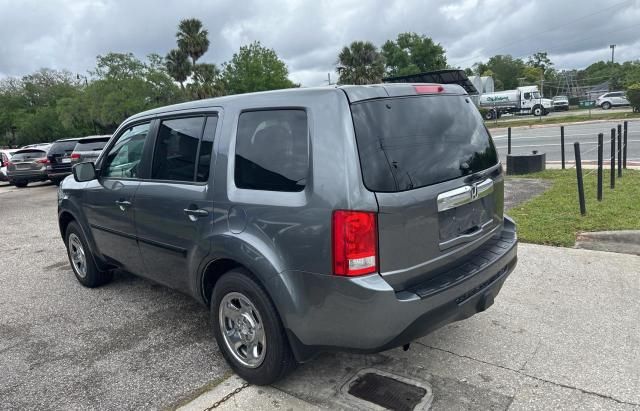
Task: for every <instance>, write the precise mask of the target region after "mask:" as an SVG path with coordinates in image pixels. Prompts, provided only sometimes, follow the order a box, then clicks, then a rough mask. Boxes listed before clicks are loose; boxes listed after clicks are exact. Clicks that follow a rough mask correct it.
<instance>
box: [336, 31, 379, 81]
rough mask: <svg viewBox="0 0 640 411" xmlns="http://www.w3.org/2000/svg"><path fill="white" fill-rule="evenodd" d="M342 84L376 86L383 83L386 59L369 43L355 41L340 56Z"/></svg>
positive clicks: (339, 72)
mask: <svg viewBox="0 0 640 411" xmlns="http://www.w3.org/2000/svg"><path fill="white" fill-rule="evenodd" d="M336 64H337V71H338V75H339V79H338V82H339V83H340V84H375V83H380V82H382V76H383V75H384V70H385V67H384V57H383V56H382V54H380V53H379V52H378V49H377V48H376V46H374V45H373V43H371V42H368V41H354V42H353V43H351V44H350V45H349V46H348V47H344V48H343V49H342V51H341V52H340V54H339V55H338V61H337V63H336Z"/></svg>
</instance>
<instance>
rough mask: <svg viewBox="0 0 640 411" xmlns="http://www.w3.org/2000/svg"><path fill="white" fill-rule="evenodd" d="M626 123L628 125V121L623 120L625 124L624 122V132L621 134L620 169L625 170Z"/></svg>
mask: <svg viewBox="0 0 640 411" xmlns="http://www.w3.org/2000/svg"><path fill="white" fill-rule="evenodd" d="M627 123H628V121H626V120H625V122H624V132H623V133H622V141H623V145H622V167H623V168H627Z"/></svg>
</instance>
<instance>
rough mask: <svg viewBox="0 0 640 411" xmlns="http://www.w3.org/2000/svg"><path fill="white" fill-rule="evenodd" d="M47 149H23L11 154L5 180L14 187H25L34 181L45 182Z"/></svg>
mask: <svg viewBox="0 0 640 411" xmlns="http://www.w3.org/2000/svg"><path fill="white" fill-rule="evenodd" d="M48 161H49V160H48V159H47V147H46V146H45V147H39V148H38V147H36V148H24V149H20V150H18V151H16V152H14V153H13V155H12V156H11V161H10V162H9V163H8V165H7V178H8V179H9V182H10V183H11V184H14V185H15V186H16V187H26V186H27V184H29V183H31V182H34V181H46V180H47V179H48V177H47V163H48Z"/></svg>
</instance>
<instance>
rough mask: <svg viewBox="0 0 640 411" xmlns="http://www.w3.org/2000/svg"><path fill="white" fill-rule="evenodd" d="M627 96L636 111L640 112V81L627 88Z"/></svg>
mask: <svg viewBox="0 0 640 411" xmlns="http://www.w3.org/2000/svg"><path fill="white" fill-rule="evenodd" d="M627 98H628V99H629V103H631V107H633V111H634V112H636V113H637V112H640V83H635V84H632V85H630V86H629V87H628V88H627Z"/></svg>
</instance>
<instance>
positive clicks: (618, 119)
mask: <svg viewBox="0 0 640 411" xmlns="http://www.w3.org/2000/svg"><path fill="white" fill-rule="evenodd" d="M514 121H516V120H514ZM610 121H619V122H620V123H622V122H623V121H628V122H629V123H635V122H640V119H638V118H637V117H631V118H629V119H625V118H614V119H611V118H610V119H598V120H595V119H594V120H585V121H568V122H566V123H553V124H530V125H528V126H513V127H511V129H512V130H517V129H522V128H527V129H530V128H547V127H560V126H566V125H580V124H598V123H606V122H610ZM487 127H488V126H487ZM509 127H510V126H509V125H508V124H507V125H506V126H503V127H488V128H489V130H490V131H493V130H506V129H507V128H509Z"/></svg>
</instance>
